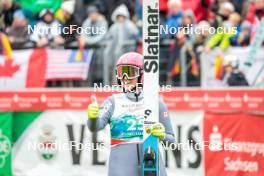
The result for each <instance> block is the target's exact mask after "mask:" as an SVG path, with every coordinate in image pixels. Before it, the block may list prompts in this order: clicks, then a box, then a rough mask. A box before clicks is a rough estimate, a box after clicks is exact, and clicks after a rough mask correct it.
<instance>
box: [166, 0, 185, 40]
mask: <svg viewBox="0 0 264 176" xmlns="http://www.w3.org/2000/svg"><path fill="white" fill-rule="evenodd" d="M168 11H169V12H168V18H167V22H166V25H167V26H168V28H169V29H170V28H178V27H180V25H181V18H182V16H183V10H182V1H181V0H169V1H168ZM171 37H172V38H173V36H171Z"/></svg>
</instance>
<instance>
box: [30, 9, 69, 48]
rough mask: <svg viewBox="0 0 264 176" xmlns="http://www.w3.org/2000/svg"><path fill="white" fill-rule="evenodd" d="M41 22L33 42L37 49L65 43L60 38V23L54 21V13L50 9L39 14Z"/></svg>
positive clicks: (34, 34)
mask: <svg viewBox="0 0 264 176" xmlns="http://www.w3.org/2000/svg"><path fill="white" fill-rule="evenodd" d="M39 17H40V19H41V21H39V22H38V23H37V25H36V27H35V28H34V31H33V34H32V35H31V40H32V41H33V42H35V44H36V46H37V47H45V46H48V45H49V46H53V45H61V44H63V43H64V40H63V38H62V37H61V36H60V33H61V31H60V27H61V25H60V24H59V22H58V21H56V20H54V17H53V12H52V10H50V9H43V10H42V11H41V12H40V13H39Z"/></svg>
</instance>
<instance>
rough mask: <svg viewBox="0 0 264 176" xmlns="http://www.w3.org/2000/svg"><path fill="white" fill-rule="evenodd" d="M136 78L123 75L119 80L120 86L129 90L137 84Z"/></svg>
mask: <svg viewBox="0 0 264 176" xmlns="http://www.w3.org/2000/svg"><path fill="white" fill-rule="evenodd" d="M137 79H138V78H134V79H127V76H124V77H123V79H122V80H121V84H122V87H124V88H125V90H128V91H131V90H132V89H133V88H134V87H135V86H136V85H137Z"/></svg>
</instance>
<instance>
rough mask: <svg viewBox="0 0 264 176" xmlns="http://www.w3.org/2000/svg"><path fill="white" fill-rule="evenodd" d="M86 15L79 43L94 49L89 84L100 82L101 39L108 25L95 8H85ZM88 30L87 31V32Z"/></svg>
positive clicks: (101, 62)
mask: <svg viewBox="0 0 264 176" xmlns="http://www.w3.org/2000/svg"><path fill="white" fill-rule="evenodd" d="M87 14H88V18H87V19H86V20H85V21H84V22H83V24H82V28H83V29H84V32H83V33H82V36H81V39H80V40H81V42H83V43H84V45H86V46H87V45H88V46H91V47H95V45H96V46H99V47H95V49H94V55H93V58H94V59H92V61H91V65H90V67H89V68H90V69H89V74H88V81H89V83H90V84H92V83H100V82H102V81H103V80H102V77H103V75H102V70H103V68H102V66H103V57H102V53H103V49H104V47H102V46H103V43H102V41H103V39H104V37H105V34H106V33H107V30H108V25H107V21H106V19H105V17H104V16H103V15H101V14H100V13H99V11H98V9H97V7H96V6H89V7H88V8H87ZM87 29H88V30H87Z"/></svg>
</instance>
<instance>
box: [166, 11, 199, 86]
mask: <svg viewBox="0 0 264 176" xmlns="http://www.w3.org/2000/svg"><path fill="white" fill-rule="evenodd" d="M195 23H196V20H195V16H194V14H193V12H192V10H186V11H185V12H184V14H183V16H182V20H181V23H180V26H179V27H180V28H179V29H180V30H179V31H178V32H177V33H176V35H174V39H173V43H171V47H170V51H169V60H168V67H167V71H168V78H167V82H168V83H170V82H171V83H170V84H172V85H175V86H179V84H180V69H181V67H180V63H181V59H180V58H181V57H182V55H181V53H182V52H183V50H182V49H183V47H184V46H185V45H186V44H187V43H188V41H189V40H191V39H193V38H194V37H195V35H192V34H191V32H190V33H188V31H187V30H188V29H191V28H192V27H195Z"/></svg>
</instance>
